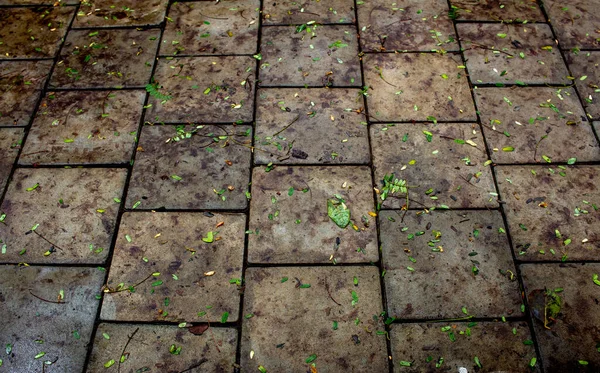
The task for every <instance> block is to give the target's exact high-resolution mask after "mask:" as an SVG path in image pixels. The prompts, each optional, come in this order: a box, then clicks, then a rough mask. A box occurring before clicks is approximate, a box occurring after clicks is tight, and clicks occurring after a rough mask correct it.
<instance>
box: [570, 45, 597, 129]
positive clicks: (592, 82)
mask: <svg viewBox="0 0 600 373" xmlns="http://www.w3.org/2000/svg"><path fill="white" fill-rule="evenodd" d="M567 63H568V64H569V67H570V68H571V72H572V73H573V76H574V78H575V80H574V81H575V85H576V86H577V90H578V91H579V94H580V95H581V99H582V103H583V106H584V107H585V110H586V112H587V114H588V116H590V117H591V118H594V119H599V118H600V51H598V52H591V51H587V52H579V53H578V54H573V53H569V54H567Z"/></svg>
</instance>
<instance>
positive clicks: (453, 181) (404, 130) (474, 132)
mask: <svg viewBox="0 0 600 373" xmlns="http://www.w3.org/2000/svg"><path fill="white" fill-rule="evenodd" d="M370 131H371V146H372V154H373V168H374V171H375V186H376V187H377V188H378V189H379V191H380V192H383V191H385V189H384V187H385V183H384V177H385V176H386V175H392V174H393V175H394V179H395V178H398V179H402V180H405V181H406V184H407V185H408V186H409V188H408V194H409V198H410V199H411V200H412V202H411V201H409V203H408V207H409V208H411V209H422V208H423V207H426V208H429V207H431V206H437V207H440V208H444V206H446V207H445V208H471V207H497V206H498V203H497V201H496V196H495V194H494V193H495V192H496V188H495V186H494V181H493V179H492V171H491V169H490V167H489V165H486V164H485V163H486V161H487V154H486V152H485V148H484V146H485V145H484V142H483V137H482V136H481V132H480V131H479V127H478V126H477V125H476V124H475V123H439V124H433V123H428V124H427V123H419V124H408V123H402V124H387V125H385V124H374V125H372V126H371V129H370ZM425 170H430V171H429V172H427V171H425ZM392 181H393V180H392ZM381 196H382V195H381V194H380V195H379V198H378V202H382V201H381ZM404 205H406V193H402V192H401V191H398V192H397V193H393V194H392V193H390V194H389V195H388V197H386V198H385V200H384V201H383V203H382V206H383V207H386V208H402V206H404Z"/></svg>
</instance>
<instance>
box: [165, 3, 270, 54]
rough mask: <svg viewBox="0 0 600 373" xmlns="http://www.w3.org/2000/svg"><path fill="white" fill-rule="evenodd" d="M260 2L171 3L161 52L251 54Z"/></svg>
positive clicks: (253, 49) (254, 43)
mask: <svg viewBox="0 0 600 373" xmlns="http://www.w3.org/2000/svg"><path fill="white" fill-rule="evenodd" d="M259 10H260V1H259V0H251V1H241V0H233V1H221V2H217V3H215V2H214V1H210V2H209V1H197V2H189V3H187V2H186V3H179V2H177V3H174V4H173V5H171V8H170V10H169V19H170V20H172V21H169V22H167V24H166V26H165V32H164V34H163V44H162V47H161V51H160V53H161V54H162V55H192V56H193V55H196V56H197V55H218V54H254V53H256V50H257V48H258V23H259V22H258V19H259V17H260V15H259V14H258V11H259Z"/></svg>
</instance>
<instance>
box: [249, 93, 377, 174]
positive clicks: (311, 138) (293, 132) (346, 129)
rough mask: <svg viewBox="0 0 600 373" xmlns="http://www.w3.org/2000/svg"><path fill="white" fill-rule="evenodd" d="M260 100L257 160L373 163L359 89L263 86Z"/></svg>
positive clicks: (262, 161)
mask: <svg viewBox="0 0 600 373" xmlns="http://www.w3.org/2000/svg"><path fill="white" fill-rule="evenodd" d="M357 98H358V101H357ZM257 100H258V102H257V109H256V110H257V111H256V141H255V146H256V147H257V148H258V147H260V148H261V149H262V150H258V149H256V151H255V153H254V162H255V163H257V164H268V163H270V162H273V163H354V164H356V163H362V164H368V163H369V161H370V155H369V135H368V129H367V125H366V124H367V122H366V120H365V117H364V116H363V115H362V111H363V108H364V107H363V102H362V99H361V94H360V91H359V90H356V89H327V88H319V89H285V88H279V89H276V88H273V89H261V90H259V92H258V99H257Z"/></svg>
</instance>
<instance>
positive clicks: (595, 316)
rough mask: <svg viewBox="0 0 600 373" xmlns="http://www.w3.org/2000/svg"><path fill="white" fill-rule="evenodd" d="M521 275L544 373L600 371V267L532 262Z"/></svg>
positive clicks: (524, 268) (596, 265)
mask: <svg viewBox="0 0 600 373" xmlns="http://www.w3.org/2000/svg"><path fill="white" fill-rule="evenodd" d="M521 273H522V275H523V283H524V285H525V294H527V301H528V302H529V310H530V312H531V317H532V318H533V328H534V333H535V334H536V338H537V342H538V344H539V347H540V352H541V355H542V356H541V362H542V364H543V367H544V370H545V371H546V372H548V373H559V372H597V371H599V370H600V356H599V354H598V333H597V332H596V325H598V324H599V323H600V313H599V312H598V307H599V306H598V285H596V284H595V283H594V281H595V276H596V275H597V274H598V273H600V265H598V264H527V265H522V266H521ZM544 323H545V324H546V326H544Z"/></svg>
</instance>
